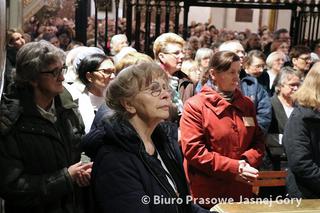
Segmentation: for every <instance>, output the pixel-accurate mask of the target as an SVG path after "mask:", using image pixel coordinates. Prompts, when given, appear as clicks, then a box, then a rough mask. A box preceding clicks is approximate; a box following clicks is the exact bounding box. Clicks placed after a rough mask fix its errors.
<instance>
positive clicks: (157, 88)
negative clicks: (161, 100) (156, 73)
mask: <svg viewBox="0 0 320 213" xmlns="http://www.w3.org/2000/svg"><path fill="white" fill-rule="evenodd" d="M146 90H150V91H151V95H152V96H153V97H158V96H159V95H160V94H161V92H162V91H163V90H164V91H167V92H169V93H170V94H171V89H170V88H169V86H168V85H167V84H163V85H162V86H161V85H160V83H159V82H156V81H155V82H152V83H151V85H150V86H149V87H148V88H147V89H146Z"/></svg>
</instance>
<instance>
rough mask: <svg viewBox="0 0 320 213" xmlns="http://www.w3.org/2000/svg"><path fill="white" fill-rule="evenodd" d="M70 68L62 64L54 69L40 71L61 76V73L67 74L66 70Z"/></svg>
mask: <svg viewBox="0 0 320 213" xmlns="http://www.w3.org/2000/svg"><path fill="white" fill-rule="evenodd" d="M67 70H68V67H67V66H62V67H60V68H55V69H53V70H50V71H44V72H40V73H41V74H46V73H48V74H51V75H52V76H53V77H54V78H56V77H58V76H60V75H61V74H62V75H65V74H66V72H67Z"/></svg>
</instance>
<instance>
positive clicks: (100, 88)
mask: <svg viewBox="0 0 320 213" xmlns="http://www.w3.org/2000/svg"><path fill="white" fill-rule="evenodd" d="M77 72H78V75H79V79H80V81H81V82H76V83H74V84H72V85H65V86H66V88H67V89H68V91H69V92H70V94H71V96H72V98H73V100H74V101H75V100H77V101H78V104H79V111H80V114H81V116H82V119H83V121H84V124H85V132H86V133H88V132H89V130H90V128H91V125H92V122H93V120H94V116H95V113H96V112H97V111H98V109H99V107H100V106H101V105H102V104H103V103H104V100H105V91H106V88H107V86H108V84H109V82H110V81H111V80H112V79H113V78H114V72H115V66H114V65H113V62H112V59H111V58H109V57H108V56H106V55H104V54H100V53H97V54H91V55H88V56H86V57H85V58H84V59H82V60H81V62H80V64H79V66H78V68H77Z"/></svg>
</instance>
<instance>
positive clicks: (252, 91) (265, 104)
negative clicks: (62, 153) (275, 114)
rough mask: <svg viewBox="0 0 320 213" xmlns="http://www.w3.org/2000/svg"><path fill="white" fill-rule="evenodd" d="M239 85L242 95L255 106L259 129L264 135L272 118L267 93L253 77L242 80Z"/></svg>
mask: <svg viewBox="0 0 320 213" xmlns="http://www.w3.org/2000/svg"><path fill="white" fill-rule="evenodd" d="M240 85H241V91H242V93H243V94H244V95H245V96H248V97H249V98H250V99H251V100H252V102H253V103H254V105H255V106H256V111H257V121H258V124H259V127H260V128H261V129H262V131H263V132H264V133H265V134H266V133H267V132H268V129H269V126H270V123H271V116H272V114H271V113H272V108H271V102H270V98H269V95H268V93H267V91H266V90H265V89H263V87H262V86H261V85H260V84H259V83H258V80H257V79H256V78H255V77H251V76H246V77H244V78H242V79H241V82H240Z"/></svg>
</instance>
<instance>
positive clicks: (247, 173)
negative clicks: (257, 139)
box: [238, 160, 259, 182]
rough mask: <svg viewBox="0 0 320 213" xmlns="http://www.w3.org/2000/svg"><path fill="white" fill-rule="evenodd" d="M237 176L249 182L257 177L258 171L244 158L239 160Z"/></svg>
mask: <svg viewBox="0 0 320 213" xmlns="http://www.w3.org/2000/svg"><path fill="white" fill-rule="evenodd" d="M238 171H239V176H240V177H241V178H242V179H243V180H244V181H247V182H251V181H254V180H256V179H257V177H258V173H259V171H258V170H257V169H256V168H254V167H252V166H250V164H248V163H247V162H245V161H244V160H240V161H239V169H238Z"/></svg>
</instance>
